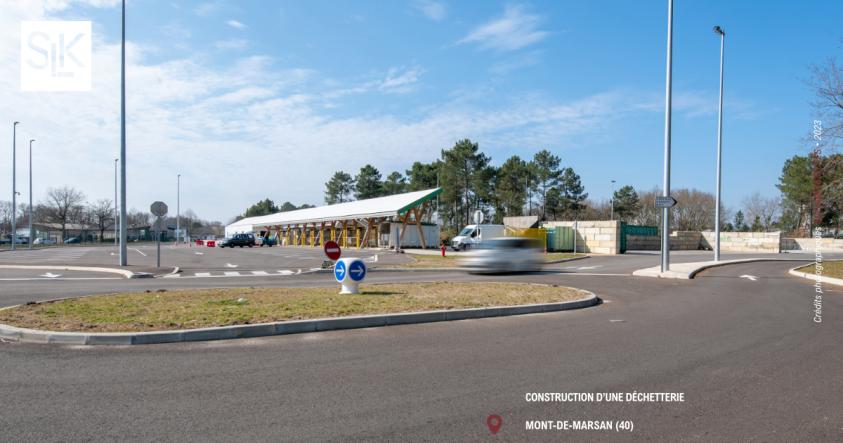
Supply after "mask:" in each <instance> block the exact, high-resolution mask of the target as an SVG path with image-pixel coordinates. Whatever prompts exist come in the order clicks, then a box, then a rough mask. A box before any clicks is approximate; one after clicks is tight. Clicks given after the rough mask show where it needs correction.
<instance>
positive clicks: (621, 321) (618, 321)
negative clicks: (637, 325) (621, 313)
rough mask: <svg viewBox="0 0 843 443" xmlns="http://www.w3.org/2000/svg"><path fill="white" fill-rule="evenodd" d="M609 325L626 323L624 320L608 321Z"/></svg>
mask: <svg viewBox="0 0 843 443" xmlns="http://www.w3.org/2000/svg"><path fill="white" fill-rule="evenodd" d="M609 321H610V322H611V323H626V320H609Z"/></svg>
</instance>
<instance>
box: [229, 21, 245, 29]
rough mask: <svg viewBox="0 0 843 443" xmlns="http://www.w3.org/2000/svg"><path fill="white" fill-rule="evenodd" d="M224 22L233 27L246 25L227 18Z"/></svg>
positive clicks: (242, 27)
mask: <svg viewBox="0 0 843 443" xmlns="http://www.w3.org/2000/svg"><path fill="white" fill-rule="evenodd" d="M225 24H227V25H228V26H231V27H232V28H234V29H244V28H245V27H246V25H244V24H243V23H241V22H238V21H237V20H229V21H227V22H225Z"/></svg>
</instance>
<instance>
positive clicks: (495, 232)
mask: <svg viewBox="0 0 843 443" xmlns="http://www.w3.org/2000/svg"><path fill="white" fill-rule="evenodd" d="M504 233H505V228H504V226H503V225H468V226H466V227H464V228H462V231H460V233H459V234H458V235H457V236H456V237H454V238H453V240H451V248H453V249H454V250H455V251H464V250H466V249H468V248H473V247H475V246H477V245H479V244H480V243H482V242H483V239H487V240H488V239H490V238H497V237H503V236H504Z"/></svg>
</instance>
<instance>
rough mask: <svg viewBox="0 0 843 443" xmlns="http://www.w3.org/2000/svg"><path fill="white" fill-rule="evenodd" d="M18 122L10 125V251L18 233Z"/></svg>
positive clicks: (13, 246) (13, 247) (13, 248)
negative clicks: (16, 172)
mask: <svg viewBox="0 0 843 443" xmlns="http://www.w3.org/2000/svg"><path fill="white" fill-rule="evenodd" d="M19 124H20V122H15V123H14V124H12V250H13V251H14V250H15V243H17V240H18V233H17V229H18V228H17V220H16V217H15V216H16V214H17V212H18V209H17V207H16V206H17V195H18V190H17V188H16V185H15V183H16V180H15V160H16V158H15V143H16V141H17V129H18V125H19Z"/></svg>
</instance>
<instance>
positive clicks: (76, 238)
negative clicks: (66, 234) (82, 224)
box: [64, 237, 82, 244]
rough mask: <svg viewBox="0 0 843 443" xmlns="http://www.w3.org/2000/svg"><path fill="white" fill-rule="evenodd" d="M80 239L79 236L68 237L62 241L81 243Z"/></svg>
mask: <svg viewBox="0 0 843 443" xmlns="http://www.w3.org/2000/svg"><path fill="white" fill-rule="evenodd" d="M81 242H82V239H81V238H79V237H70V238H68V239H67V240H65V241H64V243H65V244H73V243H81Z"/></svg>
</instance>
